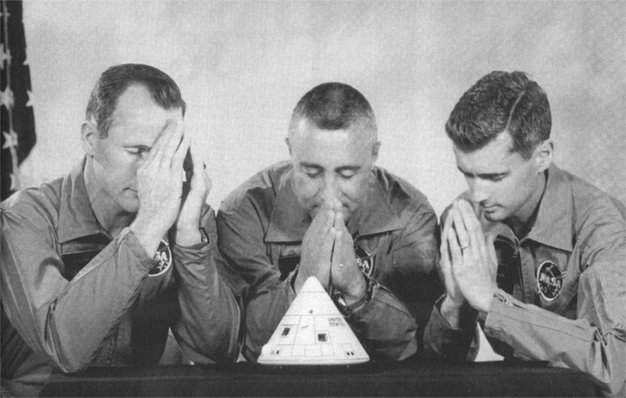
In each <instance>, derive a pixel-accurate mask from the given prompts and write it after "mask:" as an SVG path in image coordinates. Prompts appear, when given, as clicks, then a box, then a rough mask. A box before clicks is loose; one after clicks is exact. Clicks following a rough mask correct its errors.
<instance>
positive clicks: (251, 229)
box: [217, 198, 295, 362]
mask: <svg viewBox="0 0 626 398" xmlns="http://www.w3.org/2000/svg"><path fill="white" fill-rule="evenodd" d="M262 214H264V213H263V211H262V210H261V209H256V208H255V207H254V204H253V202H252V201H251V200H249V198H245V199H244V201H243V203H242V204H241V205H240V206H239V207H236V208H235V207H231V206H228V205H227V204H226V203H223V204H222V206H221V208H220V211H219V212H218V215H217V231H218V235H219V236H218V238H219V239H218V245H219V249H220V252H221V253H222V254H223V256H224V257H225V259H226V260H227V261H228V265H229V266H230V267H232V270H233V271H234V272H235V273H237V274H239V275H241V277H242V278H243V280H244V281H245V282H246V284H247V285H249V288H248V289H249V290H248V291H247V292H246V298H245V307H246V308H245V313H244V321H243V324H244V325H245V339H244V345H243V349H242V353H243V355H244V357H245V358H246V359H247V360H249V361H251V362H256V359H257V358H258V356H259V355H260V354H261V349H262V348H263V345H264V344H265V343H267V341H268V340H269V339H270V337H271V335H272V333H273V332H274V329H276V327H277V326H278V324H279V323H280V320H281V319H282V317H283V315H284V314H285V312H287V309H288V308H289V305H290V304H291V302H292V301H293V299H294V298H295V293H294V292H293V289H292V287H291V285H290V281H291V278H290V277H289V278H287V279H286V280H284V281H280V272H279V270H278V269H277V267H275V266H273V264H272V262H271V260H270V257H269V255H268V253H267V250H268V249H266V246H265V243H264V242H263V236H264V235H265V232H264V229H263V224H262V223H263V219H261V218H260V217H263V216H262Z"/></svg>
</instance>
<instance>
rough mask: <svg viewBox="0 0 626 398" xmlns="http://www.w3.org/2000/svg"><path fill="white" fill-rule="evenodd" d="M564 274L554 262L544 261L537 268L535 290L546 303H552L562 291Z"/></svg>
mask: <svg viewBox="0 0 626 398" xmlns="http://www.w3.org/2000/svg"><path fill="white" fill-rule="evenodd" d="M564 276H565V273H563V272H562V271H561V269H560V268H559V266H558V265H556V263H555V262H554V261H550V260H546V261H544V262H542V263H541V264H540V265H539V268H537V278H536V280H537V289H538V290H539V293H540V294H541V297H543V298H544V299H545V300H547V301H553V300H555V299H556V298H557V297H559V295H560V294H561V290H563V277H564Z"/></svg>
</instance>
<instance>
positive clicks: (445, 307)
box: [440, 199, 498, 323]
mask: <svg viewBox="0 0 626 398" xmlns="http://www.w3.org/2000/svg"><path fill="white" fill-rule="evenodd" d="M494 239H495V235H494V234H490V235H487V236H485V234H484V233H483V230H482V227H481V224H480V222H479V220H478V218H477V217H476V214H475V212H474V209H473V208H472V206H471V205H470V203H469V202H467V201H466V200H463V199H460V200H456V201H455V202H454V203H453V204H452V206H451V207H450V210H449V212H448V215H447V217H446V219H445V221H444V226H443V231H442V234H441V261H440V272H441V274H442V276H443V279H444V282H445V285H446V298H445V300H444V302H443V304H442V307H441V312H442V314H443V315H444V317H446V318H448V320H449V321H450V320H451V319H452V320H453V321H452V322H451V323H457V322H458V316H459V315H458V313H459V312H460V309H461V307H463V306H464V305H465V303H467V304H469V305H470V306H471V307H472V308H474V309H475V310H477V311H479V312H484V313H488V312H489V310H490V308H491V301H492V299H493V295H494V293H495V292H496V290H497V289H498V286H497V283H496V276H497V268H498V260H497V257H496V251H495V247H494V245H493V242H494ZM455 312H456V315H454V313H455ZM446 314H453V315H452V318H450V317H449V316H446Z"/></svg>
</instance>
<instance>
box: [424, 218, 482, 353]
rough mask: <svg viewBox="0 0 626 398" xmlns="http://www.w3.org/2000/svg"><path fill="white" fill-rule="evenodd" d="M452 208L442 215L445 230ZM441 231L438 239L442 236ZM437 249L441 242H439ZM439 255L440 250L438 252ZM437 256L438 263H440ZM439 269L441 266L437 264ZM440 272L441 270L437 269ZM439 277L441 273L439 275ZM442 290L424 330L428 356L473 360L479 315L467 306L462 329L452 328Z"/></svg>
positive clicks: (462, 313) (463, 310)
mask: <svg viewBox="0 0 626 398" xmlns="http://www.w3.org/2000/svg"><path fill="white" fill-rule="evenodd" d="M449 210H450V207H447V208H446V209H445V210H444V211H443V213H442V214H441V221H440V226H441V227H442V228H443V225H444V221H445V219H446V217H447V215H448V211H449ZM441 232H442V231H441V230H439V234H438V237H439V236H440V235H441ZM437 243H438V244H437V248H439V245H440V244H441V242H440V241H439V240H438V242H437ZM437 253H439V250H437ZM440 260H441V259H440V256H439V255H437V261H440ZM437 267H439V264H437ZM437 270H438V271H439V268H437ZM437 275H439V273H438V274H437ZM442 280H443V276H440V277H439V281H442ZM439 285H440V286H441V288H442V291H443V293H444V294H443V296H441V297H440V298H439V300H437V302H436V304H435V305H434V306H433V307H432V311H431V313H430V318H429V320H428V323H427V324H426V327H425V330H424V349H425V352H426V353H427V355H431V356H432V355H434V356H435V357H440V358H443V359H445V360H447V361H463V360H465V359H472V358H473V357H474V356H475V354H476V352H475V351H472V350H471V348H472V342H473V340H474V337H475V332H474V331H475V330H476V324H477V322H476V320H477V319H476V316H477V313H476V311H475V310H474V309H472V308H471V307H469V305H468V306H466V307H465V308H463V309H462V311H461V319H460V322H461V324H460V327H459V328H454V327H452V326H451V325H450V324H449V323H448V321H447V320H446V319H445V318H444V317H443V315H441V304H442V303H443V300H444V299H445V286H444V285H443V283H441V282H439Z"/></svg>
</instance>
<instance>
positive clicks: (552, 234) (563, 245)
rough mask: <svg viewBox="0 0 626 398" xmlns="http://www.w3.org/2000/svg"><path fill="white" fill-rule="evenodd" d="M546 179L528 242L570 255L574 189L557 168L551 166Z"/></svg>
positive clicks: (553, 165) (571, 248)
mask: <svg viewBox="0 0 626 398" xmlns="http://www.w3.org/2000/svg"><path fill="white" fill-rule="evenodd" d="M546 177H547V182H546V189H545V192H544V193H543V197H542V198H541V203H540V204H539V211H538V212H537V218H536V220H535V225H534V226H533V228H532V229H531V231H530V233H529V234H528V239H532V240H534V241H536V242H539V243H542V244H544V245H547V246H552V247H554V248H557V249H560V250H565V251H569V252H571V251H572V250H573V246H572V240H573V233H574V232H573V224H572V206H573V202H572V187H571V185H570V184H569V182H568V181H567V176H566V174H565V173H564V172H563V171H561V169H559V168H558V167H557V166H556V165H555V164H552V165H551V166H550V168H549V169H548V171H547V176H546Z"/></svg>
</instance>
